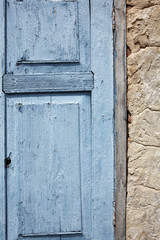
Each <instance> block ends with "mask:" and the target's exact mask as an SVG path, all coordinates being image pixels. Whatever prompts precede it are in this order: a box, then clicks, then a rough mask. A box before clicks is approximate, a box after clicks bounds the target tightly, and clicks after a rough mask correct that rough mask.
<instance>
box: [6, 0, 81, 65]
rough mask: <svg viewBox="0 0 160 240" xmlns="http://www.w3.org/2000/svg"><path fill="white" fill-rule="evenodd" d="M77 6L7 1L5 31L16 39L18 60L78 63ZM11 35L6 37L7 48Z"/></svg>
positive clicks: (71, 4) (64, 3) (63, 3)
mask: <svg viewBox="0 0 160 240" xmlns="http://www.w3.org/2000/svg"><path fill="white" fill-rule="evenodd" d="M77 5H78V4H77V1H43V0H34V1H32V0H28V1H25V0H23V1H12V0H9V1H8V18H9V20H8V21H9V24H8V31H9V32H10V35H11V36H13V37H14V36H15V38H16V39H17V40H16V42H15V51H16V49H18V51H16V56H15V57H17V60H18V61H19V63H20V62H21V61H25V60H37V61H44V60H45V61H46V62H47V61H53V62H54V61H59V62H63V61H68V62H79V38H78V35H79V32H78V8H77ZM14 19H16V21H14ZM13 37H12V38H11V39H9V40H8V41H9V44H10V45H9V46H8V51H10V46H11V41H13ZM9 56H10V58H12V57H14V56H13V54H12V55H11V54H9Z"/></svg>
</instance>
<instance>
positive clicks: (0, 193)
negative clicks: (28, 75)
mask: <svg viewBox="0 0 160 240" xmlns="http://www.w3.org/2000/svg"><path fill="white" fill-rule="evenodd" d="M0 26H1V27H0V238H1V240H5V239H6V233H5V168H4V158H5V148H4V106H5V98H4V94H3V92H2V76H3V75H4V72H5V39H4V37H5V1H4V0H1V1H0Z"/></svg>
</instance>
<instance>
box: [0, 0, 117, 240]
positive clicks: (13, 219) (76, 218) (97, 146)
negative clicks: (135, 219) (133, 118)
mask: <svg viewBox="0 0 160 240" xmlns="http://www.w3.org/2000/svg"><path fill="white" fill-rule="evenodd" d="M23 2H24V3H23ZM27 2H28V3H31V1H30V0H29V1H26V0H23V1H11V2H9V3H11V4H7V6H6V8H7V9H6V10H7V11H6V13H7V18H6V19H7V24H6V27H7V31H6V34H7V35H6V36H7V40H6V53H7V54H6V71H5V72H3V73H2V75H4V73H5V74H6V75H5V76H4V82H3V84H4V85H3V87H4V91H6V93H10V94H6V105H5V106H6V109H5V111H4V108H1V111H3V114H4V112H6V123H5V124H6V127H7V128H6V131H5V134H6V139H5V140H6V142H5V147H6V156H5V157H8V156H10V158H11V164H9V165H8V167H7V168H6V201H7V208H6V211H5V212H3V213H7V218H6V222H4V221H3V225H4V224H5V223H6V224H7V227H6V229H3V235H2V236H3V239H2V240H6V238H5V233H4V232H5V230H6V231H7V240H17V239H18V240H22V239H26V240H35V239H37V240H42V239H44V238H45V239H46V240H51V239H55V240H60V239H63V240H68V239H70V240H72V239H73V240H105V239H106V240H113V239H114V233H113V204H114V97H113V92H114V84H113V34H112V1H109V0H102V1H99V0H90V1H89V0H77V1H74V0H73V1H66V2H63V1H62V0H61V1H60V0H56V1H49V0H46V1H44V2H43V4H45V3H46V2H47V4H49V6H51V7H52V8H53V5H52V4H54V3H55V4H56V6H62V13H63V14H62V15H63V16H60V15H59V16H60V19H65V18H67V19H68V18H69V17H70V15H68V10H67V13H65V11H66V7H65V6H68V7H67V8H69V6H74V7H71V11H70V14H71V19H73V18H76V19H78V25H77V23H76V27H77V28H76V30H75V31H77V29H78V31H79V35H78V36H77V37H74V36H72V34H74V33H73V32H74V30H73V29H72V27H73V22H70V20H68V23H69V25H70V27H71V30H70V31H69V32H70V34H71V36H70V37H71V39H72V40H73V39H74V40H73V41H74V42H75V44H77V39H79V50H76V52H75V51H74V50H73V53H71V54H70V55H68V56H67V58H68V62H65V63H64V62H61V61H64V59H65V54H66V53H65V54H64V56H63V57H64V59H63V58H59V60H58V61H59V62H56V63H55V62H54V63H53V62H48V63H46V61H47V60H49V61H52V60H54V58H52V59H51V55H48V56H50V58H49V59H46V57H45V58H43V56H45V55H44V54H42V52H43V50H42V51H40V50H41V49H40V47H37V49H39V50H37V51H38V52H37V57H38V58H39V59H31V61H35V60H36V61H37V63H36V62H29V61H30V59H29V58H28V59H20V58H19V57H21V53H22V52H21V46H22V45H23V46H29V47H30V46H32V45H33V41H32V40H33V39H32V37H33V36H30V39H31V45H27V44H28V41H29V40H28V39H29V36H27V38H21V39H19V37H18V35H17V32H18V33H19V31H21V32H25V31H30V30H29V29H25V28H26V26H28V25H27V24H28V23H27V24H23V26H22V27H23V29H22V30H20V29H17V30H15V31H14V32H13V31H12V29H11V26H12V22H13V24H14V26H19V25H18V24H19V15H18V14H20V15H22V14H21V13H20V12H19V10H18V9H17V8H18V7H17V8H15V6H19V5H18V4H27ZM40 2H42V1H40ZM48 2H50V3H48ZM36 3H37V1H35V3H33V5H34V4H36ZM63 4H64V5H63ZM14 5H15V6H14ZM75 6H76V7H75ZM27 7H28V6H27V5H26V8H24V11H28V9H27ZM20 8H21V7H20ZM12 9H13V13H12ZM15 9H17V10H15ZM21 9H23V8H21ZM58 9H59V8H58ZM73 9H74V11H75V12H74V13H73ZM76 9H77V10H76ZM31 12H34V14H35V15H36V11H35V9H33V10H31ZM47 12H48V11H47ZM42 13H43V16H41V19H40V21H38V22H41V21H43V19H44V21H46V19H47V18H48V15H47V16H44V14H45V13H44V11H42ZM25 14H26V13H24V16H25ZM34 14H33V15H34ZM37 14H38V13H37ZM54 14H55V12H54ZM56 14H57V13H56ZM9 16H12V17H11V18H9ZM52 17H53V16H52ZM31 18H32V17H31ZM56 18H58V15H56ZM32 20H33V21H32V22H33V26H34V23H36V21H37V20H34V16H33V18H32ZM25 21H27V20H25ZM2 23H3V21H2ZM30 24H31V21H30ZM36 24H37V23H36ZM48 24H50V21H49V23H48ZM59 24H61V21H60V22H59ZM74 24H75V23H74ZM74 26H75V25H74ZM58 27H59V26H58ZM15 28H16V27H15ZM31 28H32V26H31ZM68 28H69V26H67V29H68ZM59 29H60V27H59ZM59 34H60V33H59ZM61 34H62V36H63V28H62V33H61ZM29 35H30V34H29ZM58 36H60V35H58ZM64 36H65V35H64ZM66 38H67V39H68V36H67V37H66ZM42 39H43V38H42ZM22 40H23V43H21V41H22ZM63 40H64V41H65V38H64V39H63ZM17 41H19V42H18V46H20V47H19V48H18V47H17ZM25 41H26V43H25ZM47 41H48V40H47ZM60 42H61V44H62V48H63V44H64V43H62V40H61V41H60ZM60 42H58V43H57V44H59V43H60ZM67 42H68V40H67ZM66 44H68V43H66ZM37 46H38V45H37ZM43 46H45V43H44V42H43V41H42V48H43ZM66 46H68V45H65V47H66ZM29 47H27V49H28V48H29ZM62 48H61V46H60V48H57V52H56V55H55V56H61V50H62ZM24 49H25V47H24ZM27 49H25V50H27ZM64 50H66V48H64ZM78 51H79V62H74V59H76V57H75V56H76V54H77V53H78ZM31 52H32V53H33V52H34V50H33V49H32V51H31ZM38 54H39V55H38ZM49 54H50V53H49ZM72 54H73V55H72ZM17 56H18V57H17ZM32 56H33V55H32ZM69 57H70V59H69ZM56 58H57V57H55V59H56ZM19 59H20V60H19ZM26 60H27V61H28V62H26ZM72 60H73V62H71V61H72ZM20 61H22V62H20ZM24 61H25V64H24ZM56 61H57V60H56ZM17 63H18V64H17ZM80 72H81V74H80ZM91 72H93V73H94V86H93V77H92V74H88V73H91ZM9 73H10V74H9ZM66 73H67V74H66ZM75 73H76V74H75ZM51 74H55V75H58V78H56V81H55V82H54V81H53V78H52V81H51V83H52V84H53V82H54V84H56V86H58V87H60V88H59V89H57V90H58V91H59V92H58V93H53V92H54V89H53V85H52V88H50V91H51V92H50V93H49V91H47V90H46V89H48V88H45V87H46V84H49V81H50V80H51V79H50V77H49V76H50V75H51ZM74 74H75V76H79V77H78V78H77V79H74V81H71V80H70V79H68V76H72V75H74ZM86 74H87V75H86ZM42 75H45V76H46V78H44V79H43V76H42ZM59 75H60V76H59ZM85 75H86V76H89V78H88V82H89V83H87V88H85V87H86V86H85V79H84V76H85ZM64 76H65V77H64ZM86 76H85V77H86ZM11 78H12V79H13V82H14V84H13V82H12V81H11ZM47 79H49V81H48V80H47ZM66 79H67V80H66ZM24 80H25V81H24ZM28 81H29V82H28ZM47 81H48V82H47ZM31 82H32V83H31ZM6 83H7V84H9V85H7V84H6ZM21 83H22V85H20V84H21ZM71 83H72V84H71ZM5 84H6V85H5ZM17 84H18V85H17ZM67 84H68V85H67ZM75 84H77V86H78V88H75ZM78 84H80V85H78ZM35 85H36V87H35ZM38 85H39V86H38ZM17 86H18V87H17ZM63 86H65V87H66V86H67V91H68V92H66V93H60V91H64V88H63ZM80 86H81V87H80ZM82 86H83V88H82ZM88 86H91V87H88ZM14 87H15V89H14V91H13V92H11V91H12V88H14ZM32 87H34V91H33V93H34V94H31V93H32ZM93 87H94V88H93ZM92 88H93V89H92ZM6 89H8V90H6ZM9 89H10V90H9ZM17 89H18V90H17ZM86 90H87V91H88V92H86ZM7 91H8V92H7ZM16 91H17V92H16ZM21 91H22V92H21ZM77 91H79V92H77ZM80 91H81V92H80ZM41 92H43V93H41ZM71 92H72V93H71ZM1 93H2V91H1ZM2 104H3V106H4V102H3V101H2ZM2 116H3V115H2ZM55 116H56V117H57V118H54V117H55ZM2 124H3V128H4V118H3V121H2ZM3 128H2V130H3ZM91 133H92V136H91ZM2 140H3V139H2ZM3 144H4V143H3V142H2V144H1V146H3ZM54 150H56V151H55V152H54ZM56 154H57V155H56ZM3 161H4V159H3ZM3 163H4V162H3ZM2 177H4V173H3V174H2ZM57 177H58V178H57ZM56 179H57V180H56ZM3 181H4V179H3ZM4 189H5V187H4V184H3V189H2V191H3V190H4ZM66 189H67V190H66ZM55 192H56V193H58V194H55V195H54V193H55ZM55 196H58V197H57V198H56V197H55ZM4 199H5V198H3V200H4ZM3 207H4V206H3Z"/></svg>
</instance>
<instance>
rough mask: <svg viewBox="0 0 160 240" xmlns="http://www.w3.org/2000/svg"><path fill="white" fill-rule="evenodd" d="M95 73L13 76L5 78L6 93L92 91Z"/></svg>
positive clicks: (4, 88) (7, 75)
mask: <svg viewBox="0 0 160 240" xmlns="http://www.w3.org/2000/svg"><path fill="white" fill-rule="evenodd" d="M93 78H94V76H93V73H91V72H90V73H83V72H80V73H65V74H50V75H49V74H47V75H44V74H43V75H12V74H6V75H4V77H3V91H4V92H5V93H31V92H73V91H90V90H92V89H93V87H94V79H93Z"/></svg>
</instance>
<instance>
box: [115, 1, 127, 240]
mask: <svg viewBox="0 0 160 240" xmlns="http://www.w3.org/2000/svg"><path fill="white" fill-rule="evenodd" d="M114 6H115V38H114V39H115V40H114V41H115V42H114V44H115V52H114V57H115V90H116V101H115V128H116V129H115V130H116V149H115V158H116V181H115V185H116V196H115V199H116V214H115V216H116V219H115V220H116V222H115V238H116V240H125V234H126V163H127V156H126V154H127V141H126V140H127V107H126V89H127V81H126V1H125V0H114Z"/></svg>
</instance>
